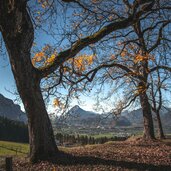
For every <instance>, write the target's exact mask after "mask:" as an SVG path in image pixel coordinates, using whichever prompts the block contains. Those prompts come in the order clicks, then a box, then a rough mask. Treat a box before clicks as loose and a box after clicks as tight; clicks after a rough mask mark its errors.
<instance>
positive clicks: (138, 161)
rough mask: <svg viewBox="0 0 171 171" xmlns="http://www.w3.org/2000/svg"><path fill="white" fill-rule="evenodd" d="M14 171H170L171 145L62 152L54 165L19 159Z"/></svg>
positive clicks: (128, 145)
mask: <svg viewBox="0 0 171 171" xmlns="http://www.w3.org/2000/svg"><path fill="white" fill-rule="evenodd" d="M13 169H14V171H15V170H17V171H20V170H21V171H27V170H29V171H38V170H41V171H62V170H66V171H69V170H70V171H75V170H81V171H88V170H93V171H101V170H104V171H108V170H112V171H115V170H125V171H127V170H134V171H135V170H154V171H156V170H159V171H167V170H168V171H171V143H169V142H167V141H166V142H165V143H163V142H159V141H155V142H150V143H146V142H138V141H125V142H109V143H106V144H102V145H89V146H84V147H83V146H81V147H73V148H61V154H60V155H58V156H57V157H56V158H53V159H52V160H51V162H40V163H38V164H34V165H31V164H30V163H29V162H28V159H16V160H15V161H14V162H13Z"/></svg>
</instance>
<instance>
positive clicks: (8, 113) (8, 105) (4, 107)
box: [0, 94, 27, 122]
mask: <svg viewBox="0 0 171 171" xmlns="http://www.w3.org/2000/svg"><path fill="white" fill-rule="evenodd" d="M0 116H3V117H6V118H9V119H11V120H17V121H24V122H26V121H27V117H26V114H25V113H24V112H23V111H22V110H21V108H20V106H19V105H17V104H15V103H14V102H13V101H12V100H11V99H8V98H6V97H4V96H3V95H2V94H0Z"/></svg>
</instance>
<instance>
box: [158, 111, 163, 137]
mask: <svg viewBox="0 0 171 171" xmlns="http://www.w3.org/2000/svg"><path fill="white" fill-rule="evenodd" d="M156 116H157V125H158V137H159V139H165V136H164V131H163V127H162V123H161V118H160V113H159V111H156Z"/></svg>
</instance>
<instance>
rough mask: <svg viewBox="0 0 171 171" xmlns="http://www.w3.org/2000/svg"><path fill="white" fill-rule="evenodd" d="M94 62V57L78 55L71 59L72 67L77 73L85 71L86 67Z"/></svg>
mask: <svg viewBox="0 0 171 171" xmlns="http://www.w3.org/2000/svg"><path fill="white" fill-rule="evenodd" d="M93 60H94V55H80V56H78V57H76V58H75V59H73V62H74V66H75V67H76V69H77V70H79V71H85V69H86V67H87V66H89V65H91V64H92V63H93Z"/></svg>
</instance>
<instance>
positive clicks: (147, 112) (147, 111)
mask: <svg viewBox="0 0 171 171" xmlns="http://www.w3.org/2000/svg"><path fill="white" fill-rule="evenodd" d="M140 102H141V107H142V111H143V119H144V133H143V138H144V139H145V140H152V139H155V136H154V126H153V118H152V112H151V107H150V104H149V101H148V96H147V94H146V92H143V93H141V94H140Z"/></svg>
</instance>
